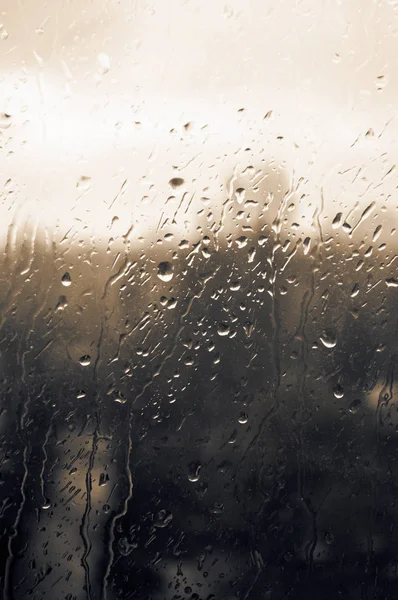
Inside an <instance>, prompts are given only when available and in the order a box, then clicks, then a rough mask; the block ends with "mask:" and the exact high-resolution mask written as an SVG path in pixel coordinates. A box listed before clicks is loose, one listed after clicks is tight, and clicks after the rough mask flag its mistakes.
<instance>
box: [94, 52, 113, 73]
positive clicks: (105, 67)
mask: <svg viewBox="0 0 398 600" xmlns="http://www.w3.org/2000/svg"><path fill="white" fill-rule="evenodd" d="M97 64H98V71H99V73H100V74H101V75H106V73H108V71H109V70H110V68H111V60H110V58H109V56H108V54H106V53H105V52H100V53H99V54H98V56H97Z"/></svg>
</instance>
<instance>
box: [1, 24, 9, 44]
mask: <svg viewBox="0 0 398 600" xmlns="http://www.w3.org/2000/svg"><path fill="white" fill-rule="evenodd" d="M7 38H8V31H7V29H6V28H5V27H4V25H3V23H0V39H2V40H6V39H7Z"/></svg>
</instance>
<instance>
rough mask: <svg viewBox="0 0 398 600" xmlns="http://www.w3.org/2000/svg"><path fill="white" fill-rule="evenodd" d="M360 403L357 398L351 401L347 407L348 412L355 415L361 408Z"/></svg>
mask: <svg viewBox="0 0 398 600" xmlns="http://www.w3.org/2000/svg"><path fill="white" fill-rule="evenodd" d="M361 405H362V402H361V400H360V399H359V398H356V399H355V400H353V401H352V402H351V404H350V406H349V407H348V410H349V412H350V413H351V414H353V415H355V414H356V413H357V412H358V410H359V409H360V408H361Z"/></svg>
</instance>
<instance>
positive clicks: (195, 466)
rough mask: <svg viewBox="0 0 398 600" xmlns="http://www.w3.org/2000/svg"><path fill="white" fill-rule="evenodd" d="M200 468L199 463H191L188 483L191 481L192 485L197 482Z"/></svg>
mask: <svg viewBox="0 0 398 600" xmlns="http://www.w3.org/2000/svg"><path fill="white" fill-rule="evenodd" d="M201 468H202V465H201V464H200V463H199V462H193V463H191V464H190V465H189V475H188V479H189V481H192V483H195V482H196V481H199V478H200V470H201Z"/></svg>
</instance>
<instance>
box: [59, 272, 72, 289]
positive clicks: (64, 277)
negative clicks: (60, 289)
mask: <svg viewBox="0 0 398 600" xmlns="http://www.w3.org/2000/svg"><path fill="white" fill-rule="evenodd" d="M61 281H62V285H64V286H65V287H69V286H70V284H71V283H72V280H71V278H70V275H69V273H64V275H62V279H61Z"/></svg>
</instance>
